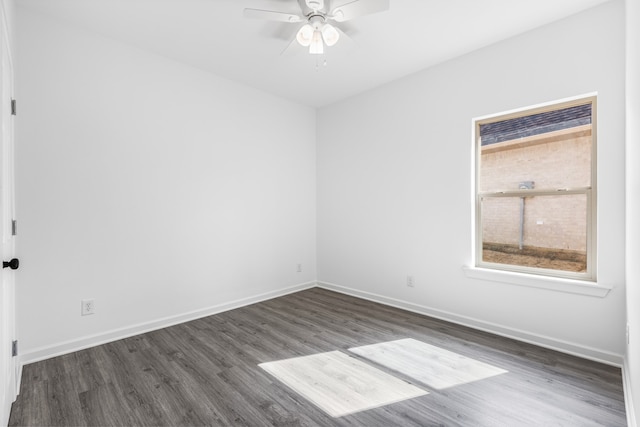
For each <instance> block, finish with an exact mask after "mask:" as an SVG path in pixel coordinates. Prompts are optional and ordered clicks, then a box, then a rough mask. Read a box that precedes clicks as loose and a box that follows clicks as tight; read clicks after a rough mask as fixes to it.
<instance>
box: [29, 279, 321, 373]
mask: <svg viewBox="0 0 640 427" xmlns="http://www.w3.org/2000/svg"><path fill="white" fill-rule="evenodd" d="M315 286H316V282H307V283H302V284H298V285H294V286H289V287H286V288H282V289H278V290H275V291H270V292H266V293H263V294H259V295H254V296H251V297H247V298H241V299H238V300H235V301H229V302H225V303H222V304H217V305H214V306H212V307H207V308H203V309H200V310H195V311H191V312H188V313H183V314H178V315H174V316H169V317H165V318H161V319H156V320H152V321H149V322H144V323H139V324H137V325H132V326H127V327H124V328H120V329H113V330H111V331H107V332H101V333H99V334H95V335H88V336H85V337H81V338H77V339H73V340H70V341H65V342H61V343H57V344H54V345H49V346H45V347H40V348H36V349H34V350H31V351H28V352H26V353H24V354H22V355H19V364H20V365H19V372H20V373H22V367H23V366H24V365H28V364H29V363H34V362H38V361H40V360H45V359H49V358H52V357H56V356H61V355H63V354H67V353H72V352H74V351H78V350H83V349H86V348H89V347H95V346H97V345H101V344H106V343H108V342H112V341H117V340H120V339H123V338H128V337H131V336H134V335H139V334H144V333H146V332H150V331H155V330H157V329H162V328H166V327H168V326H173V325H177V324H179V323H184V322H189V321H191V320H196V319H200V318H202V317H206V316H211V315H213V314H218V313H222V312H224V311H229V310H234V309H236V308H240V307H244V306H247V305H251V304H255V303H258V302H261V301H266V300H270V299H273V298H277V297H281V296H284V295H287V294H291V293H294V292H298V291H302V290H305V289H309V288H313V287H315ZM21 379H22V375H20V378H18V382H20V380H21Z"/></svg>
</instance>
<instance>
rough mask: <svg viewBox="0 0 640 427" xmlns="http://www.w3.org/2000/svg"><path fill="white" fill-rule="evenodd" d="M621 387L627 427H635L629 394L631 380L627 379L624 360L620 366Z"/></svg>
mask: <svg viewBox="0 0 640 427" xmlns="http://www.w3.org/2000/svg"><path fill="white" fill-rule="evenodd" d="M622 386H623V388H624V406H625V409H626V410H627V425H628V426H629V427H637V426H638V424H637V420H636V413H635V408H634V405H633V395H632V393H631V378H630V377H629V366H628V365H627V359H626V358H625V361H624V365H623V366H622Z"/></svg>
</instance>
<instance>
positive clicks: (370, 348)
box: [349, 338, 508, 390]
mask: <svg viewBox="0 0 640 427" xmlns="http://www.w3.org/2000/svg"><path fill="white" fill-rule="evenodd" d="M349 351H351V352H353V353H354V354H357V355H359V356H361V357H364V358H365V359H368V360H370V361H372V362H375V363H377V364H379V365H382V366H384V367H386V368H390V369H393V370H394V371H397V372H400V373H402V374H404V375H406V376H408V377H410V378H412V379H415V380H417V381H420V382H421V383H424V384H426V385H428V386H429V387H432V388H435V389H437V390H441V389H444V388H448V387H453V386H457V385H461V384H467V383H470V382H473V381H478V380H483V379H486V378H490V377H493V376H495V375H500V374H504V373H506V372H508V371H505V370H504V369H500V368H497V367H495V366H492V365H489V364H487V363H484V362H480V361H478V360H475V359H472V358H469V357H466V356H462V355H460V354H458V353H454V352H452V351H449V350H445V349H443V348H440V347H436V346H433V345H430V344H427V343H424V342H422V341H418V340H414V339H411V338H406V339H401V340H397V341H389V342H383V343H378V344H372V345H366V346H362V347H354V348H350V349H349Z"/></svg>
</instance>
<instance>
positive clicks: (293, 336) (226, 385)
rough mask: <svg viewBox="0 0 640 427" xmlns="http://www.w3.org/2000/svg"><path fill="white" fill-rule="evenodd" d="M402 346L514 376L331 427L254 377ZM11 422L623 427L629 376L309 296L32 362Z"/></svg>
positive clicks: (397, 313) (336, 297) (325, 295)
mask: <svg viewBox="0 0 640 427" xmlns="http://www.w3.org/2000/svg"><path fill="white" fill-rule="evenodd" d="M400 338H414V339H417V340H420V341H424V342H426V343H430V344H432V345H435V346H439V347H442V348H445V349H447V350H450V351H454V352H456V353H459V354H462V355H464V356H468V357H472V358H474V359H476V360H480V361H483V362H486V363H490V364H492V365H494V366H496V367H499V368H502V369H505V370H507V371H509V372H508V373H507V374H503V375H498V376H496V377H492V378H489V379H486V380H482V381H477V382H473V383H469V384H465V385H459V386H455V387H451V388H448V389H444V390H435V389H430V388H429V387H427V386H426V385H423V384H419V383H416V385H418V386H419V387H421V388H423V389H425V390H427V391H429V394H428V395H425V396H421V397H418V398H414V399H411V400H406V401H403V402H399V403H395V404H392V405H388V406H384V407H381V408H377V409H372V410H368V411H364V412H360V413H356V414H353V415H349V416H345V417H341V418H332V417H330V416H328V415H326V414H325V413H324V412H322V411H321V410H320V409H318V408H316V407H315V406H314V405H313V404H311V403H309V402H307V401H306V400H305V399H304V398H303V397H301V396H299V395H298V394H296V393H295V392H293V391H291V390H290V389H289V388H287V387H286V386H284V385H283V384H281V383H279V382H278V381H277V380H275V379H274V378H273V377H271V376H270V375H269V374H267V373H266V372H264V371H263V370H262V369H260V368H259V367H258V366H257V365H258V364H259V363H262V362H267V361H274V360H280V359H285V358H291V357H296V356H302V355H309V354H315V353H318V352H325V351H332V350H341V351H344V352H347V353H348V351H347V349H348V348H350V347H353V346H360V345H367V344H374V343H378V342H383V341H392V340H396V339H400ZM368 363H369V362H368ZM379 368H380V369H382V370H386V369H385V368H384V367H379ZM386 371H387V372H389V373H392V374H393V375H395V376H396V377H400V378H403V376H402V375H401V374H398V373H394V372H390V371H389V370H386ZM404 379H405V380H407V381H410V382H414V383H415V381H412V380H411V379H410V378H404ZM9 425H11V426H18V425H40V426H44V425H46V426H55V425H65V426H76V425H77V426H83V425H101V426H111V425H118V426H121V425H153V426H159V425H171V426H180V425H220V426H263V425H264V426H266V425H276V426H297V425H308V426H334V425H335V426H431V425H446V426H520V425H530V426H551V425H554V426H591V425H603V426H623V425H626V418H625V409H624V399H623V392H622V379H621V373H620V369H617V368H613V367H610V366H606V365H602V364H599V363H595V362H591V361H587V360H583V359H579V358H576V357H572V356H568V355H565V354H561V353H557V352H554V351H550V350H546V349H543V348H539V347H535V346H533V345H529V344H525V343H521V342H517V341H512V340H509V339H505V338H501V337H497V336H494V335H491V334H488V333H484V332H479V331H475V330H472V329H469V328H465V327H461V326H457V325H453V324H450V323H447V322H443V321H439V320H435V319H432V318H429V317H425V316H421V315H418V314H414V313H410V312H406V311H402V310H399V309H395V308H391V307H386V306H383V305H379V304H375V303H372V302H368V301H364V300H361V299H357V298H353V297H349V296H345V295H341V294H338V293H334V292H330V291H326V290H322V289H318V288H314V289H310V290H306V291H303V292H298V293H296V294H292V295H288V296H285V297H281V298H276V299H273V300H270V301H266V302H262V303H259V304H254V305H251V306H248V307H244V308H240V309H237V310H232V311H228V312H225V313H222V314H218V315H215V316H210V317H206V318H203V319H200V320H195V321H192V322H189V323H184V324H181V325H178V326H173V327H170V328H166V329H162V330H159V331H155V332H149V333H146V334H143V335H139V336H136V337H132V338H127V339H123V340H120V341H116V342H113V343H109V344H105V345H101V346H98V347H94V348H90V349H87V350H82V351H79V352H76V353H72V354H68V355H65V356H60V357H56V358H53V359H49V360H45V361H42V362H38V363H34V364H30V365H27V366H25V368H24V372H23V380H22V387H21V391H20V396H19V398H18V400H17V401H16V402H15V403H14V404H13V409H12V412H11V419H10V423H9Z"/></svg>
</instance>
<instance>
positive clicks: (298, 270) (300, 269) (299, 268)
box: [296, 264, 302, 273]
mask: <svg viewBox="0 0 640 427" xmlns="http://www.w3.org/2000/svg"><path fill="white" fill-rule="evenodd" d="M296 271H297V272H298V273H302V264H298V269H297V270H296Z"/></svg>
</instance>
